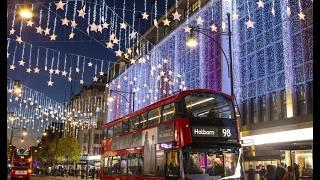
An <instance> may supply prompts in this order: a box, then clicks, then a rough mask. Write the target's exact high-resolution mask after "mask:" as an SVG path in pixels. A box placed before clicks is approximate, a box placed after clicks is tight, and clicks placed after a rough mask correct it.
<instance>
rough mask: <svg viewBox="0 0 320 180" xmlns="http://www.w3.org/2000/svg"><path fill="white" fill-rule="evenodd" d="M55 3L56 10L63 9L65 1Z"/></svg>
mask: <svg viewBox="0 0 320 180" xmlns="http://www.w3.org/2000/svg"><path fill="white" fill-rule="evenodd" d="M55 4H56V10H58V9H62V10H64V5H65V4H66V3H63V2H62V1H61V0H60V1H59V2H58V3H55Z"/></svg>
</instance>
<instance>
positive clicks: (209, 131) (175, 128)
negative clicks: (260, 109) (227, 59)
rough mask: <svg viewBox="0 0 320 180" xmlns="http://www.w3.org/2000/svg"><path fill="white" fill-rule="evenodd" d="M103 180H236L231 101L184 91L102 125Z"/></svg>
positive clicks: (206, 92) (224, 96)
mask: <svg viewBox="0 0 320 180" xmlns="http://www.w3.org/2000/svg"><path fill="white" fill-rule="evenodd" d="M103 132H104V133H103V134H104V139H103V140H102V156H101V158H102V159H101V172H100V177H101V179H197V180H202V179H238V178H240V174H241V166H240V156H241V145H240V140H239V127H238V123H237V121H236V117H235V108H234V105H233V100H232V97H231V96H229V95H227V94H224V93H222V92H218V91H214V90H208V89H194V90H186V91H182V92H180V93H179V94H176V95H173V96H170V97H167V98H165V99H162V100H160V101H159V102H157V103H154V104H151V105H149V106H147V107H145V108H143V109H141V110H138V111H136V112H133V113H131V114H128V115H126V116H124V117H122V118H120V119H116V120H114V121H111V122H109V123H106V124H104V125H103Z"/></svg>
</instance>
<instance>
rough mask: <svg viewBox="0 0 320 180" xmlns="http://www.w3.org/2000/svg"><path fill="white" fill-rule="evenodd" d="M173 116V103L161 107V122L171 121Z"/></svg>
mask: <svg viewBox="0 0 320 180" xmlns="http://www.w3.org/2000/svg"><path fill="white" fill-rule="evenodd" d="M174 114H175V106H174V103H170V104H167V105H164V106H163V111H162V121H169V120H171V119H173V117H174Z"/></svg>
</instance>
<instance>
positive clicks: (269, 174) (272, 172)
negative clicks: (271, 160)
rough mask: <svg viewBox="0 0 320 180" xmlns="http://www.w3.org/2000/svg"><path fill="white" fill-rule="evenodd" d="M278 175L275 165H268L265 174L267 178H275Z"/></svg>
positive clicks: (271, 179) (270, 179) (269, 179)
mask: <svg viewBox="0 0 320 180" xmlns="http://www.w3.org/2000/svg"><path fill="white" fill-rule="evenodd" d="M275 177H276V168H275V167H274V166H273V165H267V172H266V174H265V179H266V180H274V179H275Z"/></svg>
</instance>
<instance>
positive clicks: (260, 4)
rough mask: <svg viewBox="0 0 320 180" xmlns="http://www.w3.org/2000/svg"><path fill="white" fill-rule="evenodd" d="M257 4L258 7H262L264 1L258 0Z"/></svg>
mask: <svg viewBox="0 0 320 180" xmlns="http://www.w3.org/2000/svg"><path fill="white" fill-rule="evenodd" d="M257 5H258V8H264V2H263V0H259V1H258V2H257Z"/></svg>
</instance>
